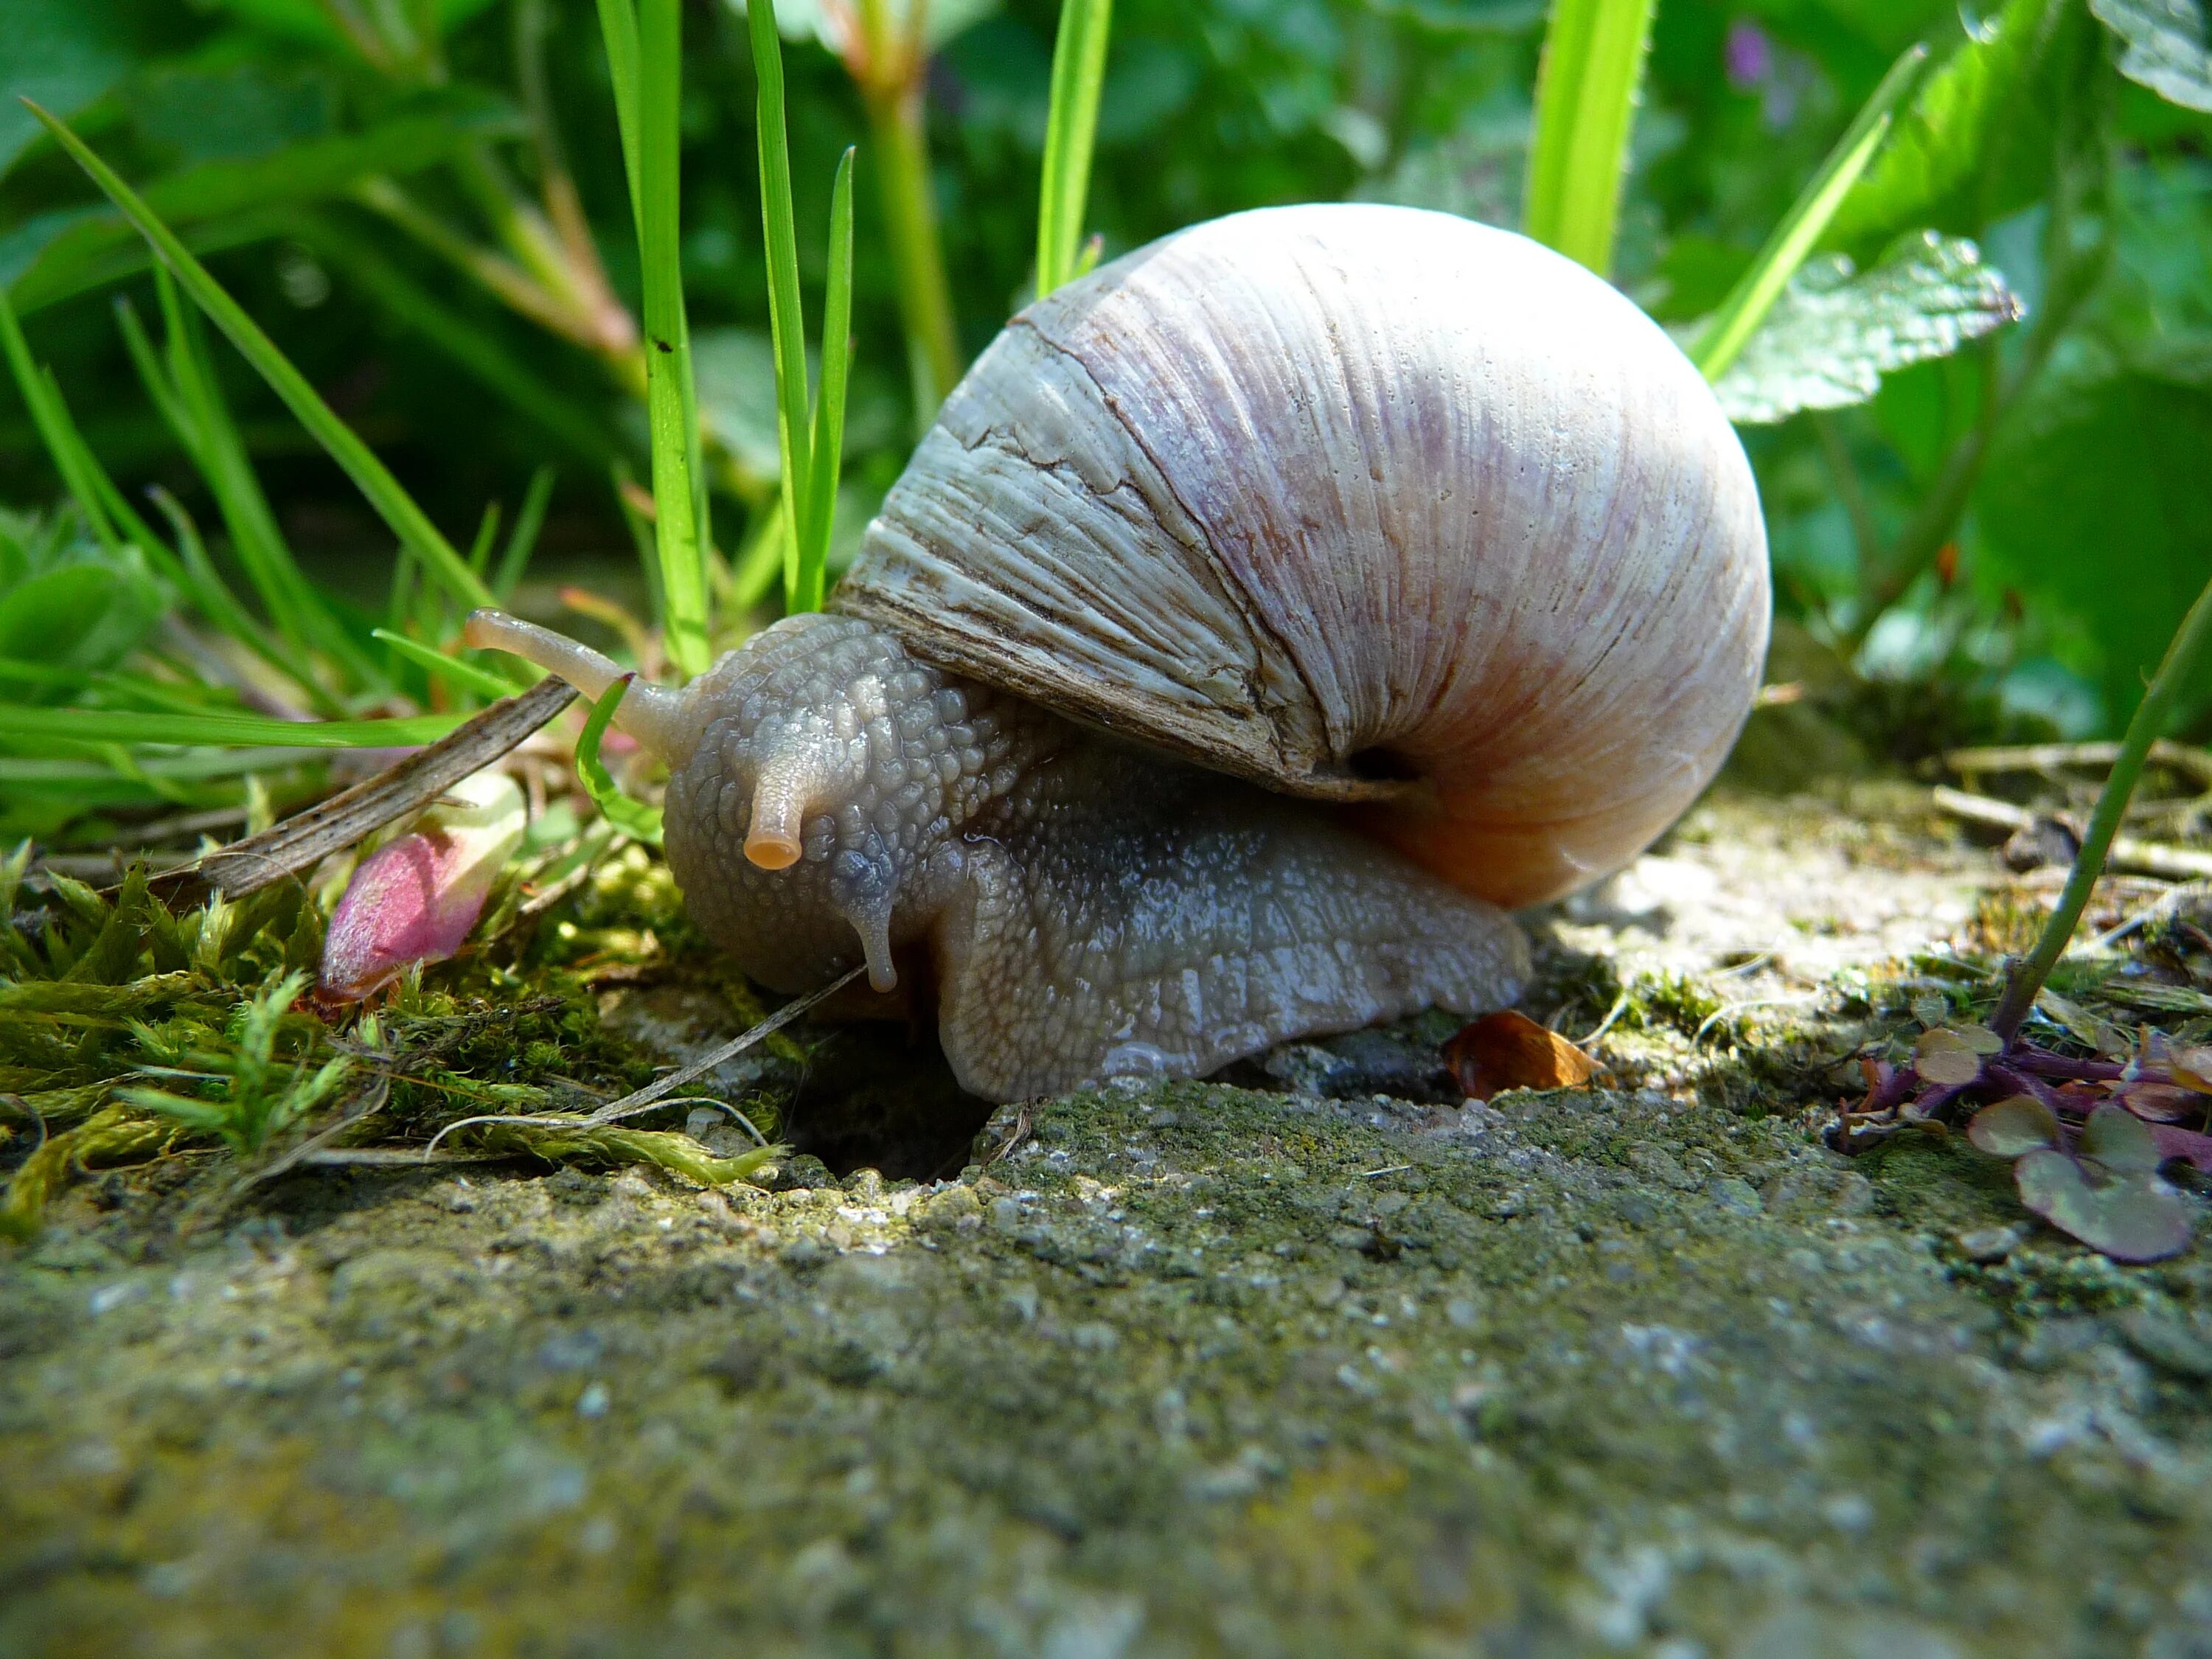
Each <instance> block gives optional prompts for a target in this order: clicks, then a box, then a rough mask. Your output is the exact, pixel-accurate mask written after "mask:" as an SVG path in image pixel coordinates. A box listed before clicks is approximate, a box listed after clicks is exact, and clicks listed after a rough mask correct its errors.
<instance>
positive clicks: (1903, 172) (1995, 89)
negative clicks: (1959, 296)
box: [1826, 0, 2066, 249]
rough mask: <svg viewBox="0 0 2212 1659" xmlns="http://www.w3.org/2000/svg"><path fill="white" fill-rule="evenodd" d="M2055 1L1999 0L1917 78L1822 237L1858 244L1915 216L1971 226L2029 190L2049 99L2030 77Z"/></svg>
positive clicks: (2039, 174) (2057, 12) (2029, 197)
mask: <svg viewBox="0 0 2212 1659" xmlns="http://www.w3.org/2000/svg"><path fill="white" fill-rule="evenodd" d="M2065 4H2066V0H2009V3H2008V4H2007V5H2006V6H2005V7H2004V8H2003V9H2002V10H2001V11H1999V12H1998V13H1997V15H1996V16H1994V17H1991V18H1989V19H1987V20H1985V21H1984V22H1983V23H1982V24H1981V25H1980V27H1978V29H1977V30H1976V32H1975V33H1972V34H1971V35H1969V36H1968V37H1967V39H1966V40H1963V41H1961V42H1960V45H1959V46H1957V48H1956V49H1954V51H1953V52H1952V53H1951V55H1950V57H1949V58H1946V59H1945V60H1944V61H1943V63H1942V64H1940V65H1938V66H1937V67H1936V69H1935V70H1932V71H1931V72H1929V75H1928V76H1926V77H1925V78H1923V81H1922V82H1921V83H1920V88H1919V90H1918V91H1917V93H1916V94H1914V96H1913V100H1912V103H1911V106H1910V107H1909V108H1908V109H1907V110H1906V112H1905V114H1904V115H1903V116H1902V117H1901V118H1899V120H1898V122H1897V123H1896V125H1895V126H1893V128H1892V129H1891V132H1890V137H1889V142H1888V143H1887V144H1886V145H1884V146H1883V148H1882V150H1881V154H1880V155H1877V156H1875V160H1874V163H1873V165H1872V166H1870V167H1868V169H1867V171H1866V173H1865V174H1864V176H1863V177H1862V178H1861V179H1859V181H1858V183H1857V184H1856V185H1853V186H1852V187H1851V192H1850V195H1849V196H1847V197H1844V204H1843V205H1842V206H1841V207H1840V208H1838V210H1837V211H1836V216H1835V218H1834V219H1833V220H1832V222H1830V224H1829V227H1828V234H1827V238H1826V240H1827V243H1828V245H1829V246H1835V247H1848V248H1861V249H1863V248H1864V247H1865V246H1867V245H1868V244H1869V243H1879V242H1881V241H1885V240H1887V239H1888V238H1890V237H1892V236H1894V235H1896V234H1899V232H1900V231H1905V230H1910V229H1912V228H1915V227H1916V226H1920V225H1933V226H1935V227H1936V228H1937V229H1938V230H1957V231H1964V230H1972V229H1974V228H1978V226H1980V225H1982V224H1984V223H1988V222H1993V221H1995V220H1996V219H1999V218H2002V216H2004V215H2005V214H2007V213H2009V212H2011V211H2012V210H2015V208H2020V207H2024V206H2026V205H2027V204H2028V203H2029V202H2031V201H2033V200H2034V199H2035V198H2036V197H2037V195H2038V194H2039V192H2040V191H2041V190H2042V188H2043V178H2044V173H2045V168H2044V167H2042V166H2041V165H2039V164H2035V163H2034V158H2035V157H2036V156H2037V155H2039V154H2040V153H2043V152H2047V150H2048V149H2049V145H2050V137H2051V100H2048V99H2043V98H2039V97H2037V96H2035V95H2034V84H2033V83H2034V82H2035V78H2036V75H2037V71H2038V70H2039V68H2040V67H2041V65H2042V63H2043V59H2044V56H2045V46H2047V44H2048V42H2049V40H2050V38H2051V30H2052V28H2053V27H2054V26H2055V25H2056V24H2057V22H2058V21H2059V20H2060V17H2061V15H2062V14H2063V11H2064V9H2065ZM1985 178H1986V179H1990V181H1991V188H1990V190H1988V191H1984V190H1983V189H1982V188H1981V185H1982V181H1983V180H1984V179H1985Z"/></svg>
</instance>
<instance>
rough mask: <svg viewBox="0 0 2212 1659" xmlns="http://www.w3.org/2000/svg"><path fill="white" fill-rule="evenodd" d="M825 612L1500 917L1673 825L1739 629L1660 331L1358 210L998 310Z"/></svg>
mask: <svg viewBox="0 0 2212 1659" xmlns="http://www.w3.org/2000/svg"><path fill="white" fill-rule="evenodd" d="M834 603H835V605H836V608H838V609H841V610H843V611H848V612H850V613H854V614H856V615H859V616H862V617H867V618H869V619H871V620H872V621H875V622H878V623H883V624H884V625H887V626H890V627H891V628H894V629H896V630H897V631H898V632H899V633H900V634H901V635H902V637H904V638H905V639H906V641H908V645H909V647H911V648H912V649H913V650H914V651H915V653H916V654H918V655H920V656H921V657H923V658H925V659H931V660H934V661H936V662H939V663H940V664H942V665H945V666H946V667H949V668H951V669H954V670H957V671H961V672H964V673H967V674H970V675H973V676H975V677H976V678H981V679H983V680H985V681H987V682H989V683H992V684H997V685H1000V686H1002V687H1005V688H1006V689H1008V690H1014V691H1018V692H1020V693H1022V694H1023V695H1025V696H1030V697H1032V698H1034V699H1036V701H1038V702H1042V703H1044V704H1045V705H1046V706H1048V707H1049V708H1054V709H1057V710H1059V711H1060V712H1062V713H1064V714H1070V715H1073V716H1075V717H1076V718H1079V719H1081V720H1088V721H1090V722H1091V723H1093V724H1095V725H1098V726H1103V727H1106V728H1108V729H1109V730H1113V731H1117V732H1123V733H1126V734H1127V735H1128V736H1130V737H1132V738H1136V739H1139V740H1142V741H1146V742H1149V743H1152V744H1158V745H1161V746H1164V747H1166V748H1168V749H1170V750H1176V751H1178V752H1180V753H1182V754H1184V755H1186V756H1188V757H1192V758H1194V759H1197V760H1198V761H1200V763H1204V764H1206V765H1210V766H1212V767H1214V768H1216V769H1221V770H1225V771H1229V772H1232V773H1237V774H1240V775H1244V776H1248V777H1251V778H1254V779H1255V780H1257V781H1261V782H1262V783H1266V784H1267V785H1269V786H1271V787H1275V788H1278V789H1282V790H1286V791H1289V792H1291V793H1300V794H1307V795H1314V796H1320V797H1324V798H1329V797H1334V798H1337V799H1354V800H1356V799H1362V798H1373V797H1377V796H1388V795H1391V794H1393V793H1396V794H1399V795H1400V796H1401V798H1400V799H1391V800H1389V801H1387V802H1385V803H1383V804H1378V805H1370V806H1367V807H1364V808H1362V809H1361V811H1362V813H1363V816H1364V817H1365V818H1366V820H1367V821H1368V823H1369V826H1370V829H1373V831H1374V832H1375V833H1376V834H1377V835H1379V836H1382V837H1383V838H1384V839H1387V840H1389V841H1391V842H1395V844H1397V845H1399V846H1400V847H1401V848H1404V849H1405V850H1406V851H1407V852H1408V853H1409V854H1412V855H1413V856H1414V857H1415V858H1416V859H1418V860H1420V861H1421V862H1423V863H1425V865H1427V866H1429V867H1430V868H1431V869H1432V870H1434V871H1436V872H1437V873H1439V874H1441V875H1443V876H1444V877H1445V878H1447V879H1449V880H1451V881H1452V882H1454V883H1455V884H1457V885H1459V886H1461V887H1462V888H1463V889H1464V890H1468V891H1470V892H1473V893H1475V894H1478V895H1480V896H1483V897H1486V898H1488V899H1491V900H1492V901H1494V902H1499V903H1504V904H1508V905H1514V904H1523V903H1528V902H1536V901H1538V900H1541V899H1544V898H1548V897H1551V896H1556V895H1558V894H1559V893H1562V892H1565V891H1567V890H1571V889H1572V888H1574V887H1577V886H1579V885H1582V884H1584V883H1586V882H1588V881H1590V880H1593V879H1595V878H1597V877H1599V876H1601V875H1602V874H1604V873H1606V872H1608V871H1610V870H1613V869H1614V868H1617V867H1619V866H1620V865H1621V864H1624V863H1626V861H1627V860H1629V859H1631V858H1632V857H1634V856H1635V854H1637V853H1638V852H1639V851H1640V850H1641V849H1642V848H1644V846H1645V845H1647V844H1648V843H1649V842H1650V841H1651V839H1652V838H1653V837H1654V836H1656V835H1657V834H1658V833H1659V832H1660V831H1661V830H1662V829H1664V828H1665V827H1666V825H1667V824H1668V823H1670V822H1672V820H1673V819H1674V817H1676V816H1677V815H1678V814H1679V813H1680V811H1682V810H1683V809H1684V808H1685V807H1686V806H1687V805H1689V803H1690V801H1691V800H1692V799H1693V798H1694V797H1695V796H1696V794H1697V793H1698V792H1699V790H1700V789H1702V788H1703V787H1704V786H1705V783H1706V782H1707V781H1710V779H1711V776H1712V775H1713V773H1714V772H1715V771H1716V770H1717V769H1718V768H1719V765H1720V763H1721V762H1722V760H1723V758H1724V757H1725V756H1726V754H1727V752H1728V750H1729V747H1730V746H1731V744H1733V743H1734V741H1735V736H1736V733H1737V732H1738V730H1739V729H1740V728H1741V725H1742V722H1743V719H1744V716H1745V714H1747V711H1748V709H1749V708H1750V706H1751V700H1752V696H1753V692H1754V690H1755V689H1756V687H1757V684H1758V678H1759V669H1760V666H1761V663H1762V660H1763V658H1764V655H1765V642H1766V629H1767V619H1768V609H1769V598H1768V587H1767V571H1766V547H1765V531H1764V528H1763V526H1762V523H1761V520H1760V516H1759V500H1758V493H1757V489H1756V486H1755V484H1754V483H1753V478H1752V475H1751V470H1750V467H1749V465H1748V464H1747V461H1746V460H1745V459H1744V454H1743V451H1742V448H1741V445H1740V444H1739V443H1738V442H1737V440H1736V437H1735V432H1734V430H1733V429H1732V428H1730V427H1729V424H1728V422H1727V419H1726V417H1725V416H1723V414H1722V412H1721V410H1720V408H1719V405H1718V404H1717V403H1716V402H1715V401H1714V398H1713V397H1712V394H1711V392H1710V391H1709V390H1708V388H1707V387H1706V386H1705V382H1704V380H1702V379H1701V378H1700V377H1699V374H1698V373H1697V371H1696V370H1695V369H1694V368H1692V366H1691V365H1690V363H1689V362H1687V360H1686V359H1685V358H1684V357H1683V356H1682V355H1681V353H1680V351H1679V350H1678V349H1676V348H1675V347H1674V344H1673V343H1671V342H1670V341H1668V338H1667V337H1666V336H1665V334H1664V333H1663V332H1662V331H1660V329H1659V328H1658V327H1657V326H1656V325H1654V324H1653V323H1652V322H1650V319H1647V318H1646V317H1644V314H1643V313H1641V312H1639V311H1638V309H1637V308H1636V307H1634V306H1633V305H1632V304H1631V303H1630V302H1629V301H1627V300H1626V299H1625V298H1623V297H1622V296H1621V295H1619V294H1618V293H1617V292H1615V291H1614V290H1613V289H1612V288H1611V287H1609V286H1608V285H1607V284H1606V283H1603V282H1601V280H1600V279H1598V278H1597V277H1595V276H1592V275H1590V274H1589V272H1587V271H1585V270H1583V269H1582V268H1581V267H1580V266H1578V265H1576V264H1572V263H1571V262H1570V261H1568V260H1566V259H1565V258H1561V257H1560V256H1559V255H1557V254H1554V253H1553V252H1549V251H1547V250H1546V249H1544V248H1542V247H1541V246H1538V245H1536V244H1534V243H1533V242H1530V241H1528V240H1526V239H1524V238H1522V237H1519V236H1516V235H1512V234H1509V233H1505V232H1502V231H1497V230H1492V229H1489V228H1485V227H1482V226H1480V225H1477V224H1474V223H1473V222H1468V221H1466V220H1462V219H1457V218H1454V217H1451V216H1448V215H1443V214H1435V213H1426V212H1422V211H1419V210H1412V209H1405V208H1391V207H1382V206H1370V205H1323V206H1309V207H1296V208H1277V209H1267V210H1259V211H1256V212H1252V213H1245V214H1239V215H1236V216H1231V217H1230V218H1226V219H1221V220H1216V221H1213V222H1210V223H1207V224H1203V225H1200V226H1196V227H1194V228H1191V229H1189V230H1187V231H1183V232H1181V233H1179V234H1176V235H1173V236H1170V237H1168V238H1165V239H1164V240H1161V241H1159V242H1156V243H1153V244H1152V245H1151V246H1148V247H1146V248H1142V249H1139V251H1137V252H1134V253H1132V254H1130V255H1128V256H1127V257H1126V258H1121V259H1119V260H1116V261H1115V262H1114V263H1113V264H1109V265H1108V266H1106V267H1104V268H1103V269H1102V270H1098V271H1097V272H1095V273H1093V274H1092V275H1091V276H1088V277H1086V278H1085V279H1083V280H1082V281H1080V282H1078V283H1071V284H1069V285H1068V286H1067V287H1066V288H1063V289H1060V290H1059V291H1057V292H1055V293H1054V294H1053V295H1050V296H1048V298H1047V299H1045V300H1044V301H1041V302H1039V303H1038V304H1036V305H1034V306H1031V307H1030V308H1029V309H1027V310H1026V311H1024V312H1023V313H1021V314H1020V315H1019V316H1018V317H1017V318H1016V319H1014V321H1013V322H1012V324H1011V325H1009V326H1008V327H1007V328H1006V331H1004V332H1003V333H1002V334H1001V335H1000V337H999V338H998V340H997V341H996V342H995V343H994V344H993V345H992V347H991V348H990V349H989V350H987V352H986V353H985V354H984V355H983V356H982V357H981V359H980V360H978V362H976V364H975V367H974V368H972V369H971V370H970V371H969V374H968V376H967V378H966V379H965V380H963V381H962V382H961V384H960V386H958V387H957V389H956V390H955V392H953V394H952V396H951V398H950V399H949V400H948V401H947V403H946V404H945V409H944V410H943V412H942V414H941V415H940V416H939V419H938V422H937V424H936V426H935V427H934V428H933V429H932V430H931V432H930V433H929V435H927V437H926V438H925V439H924V441H923V442H922V444H921V447H920V448H919V450H918V451H917V452H916V453H915V458H914V460H913V462H912V463H911V464H910V465H909V466H908V469H907V471H906V472H905V473H904V475H903V476H902V477H901V478H900V480H899V481H898V483H896V485H895V486H894V487H893V489H892V490H891V492H890V495H889V496H888V497H887V498H886V499H885V501H884V507H883V510H882V513H881V514H880V516H879V517H878V519H877V520H876V521H875V522H874V523H873V524H872V525H871V526H870V527H869V530H868V533H867V537H866V541H865V543H864V544H863V547H862V550H861V553H860V558H859V559H858V561H857V562H855V564H854V568H853V570H852V572H851V573H850V574H848V577H847V579H846V580H845V582H844V584H843V585H842V586H841V588H840V589H839V592H838V595H837V597H836V600H835V601H834ZM1378 778H1379V779H1383V780H1391V779H1412V780H1416V781H1418V783H1417V784H1416V786H1415V787H1412V788H1410V789H1409V788H1408V787H1407V785H1406V784H1404V783H1402V782H1400V783H1395V784H1394V783H1392V782H1389V781H1377V780H1378Z"/></svg>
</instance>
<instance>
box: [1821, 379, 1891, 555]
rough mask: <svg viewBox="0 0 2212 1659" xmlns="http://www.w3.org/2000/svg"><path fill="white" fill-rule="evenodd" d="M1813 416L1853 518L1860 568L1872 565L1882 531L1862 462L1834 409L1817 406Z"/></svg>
mask: <svg viewBox="0 0 2212 1659" xmlns="http://www.w3.org/2000/svg"><path fill="white" fill-rule="evenodd" d="M1809 418H1810V419H1811V421H1812V422H1813V431H1814V435H1815V436H1817V437H1818V438H1819V439H1820V453H1821V454H1822V455H1823V456H1824V457H1825V458H1826V460H1827V463H1828V471H1829V472H1830V474H1831V475H1832V477H1834V478H1835V481H1836V494H1837V495H1838V496H1840V497H1841V498H1842V500H1843V503H1844V513H1846V514H1847V515H1848V516H1849V517H1850V521H1851V540H1852V542H1853V543H1854V544H1855V545H1856V548H1857V553H1858V556H1859V568H1860V569H1862V570H1865V569H1869V568H1871V567H1872V566H1873V564H1874V559H1875V552H1876V550H1878V549H1879V548H1880V547H1881V532H1879V531H1878V530H1876V529H1875V521H1874V508H1873V507H1872V506H1870V505H1869V502H1868V501H1867V493H1866V485H1865V484H1864V483H1863V482H1862V481H1861V480H1860V477H1859V469H1858V463H1857V462H1856V461H1854V460H1853V459H1851V447H1850V442H1849V441H1848V440H1846V439H1845V438H1844V431H1843V428H1842V427H1841V426H1839V425H1838V423H1837V422H1836V417H1835V415H1834V412H1833V411H1832V410H1825V409H1816V410H1812V411H1811V412H1810V416H1809Z"/></svg>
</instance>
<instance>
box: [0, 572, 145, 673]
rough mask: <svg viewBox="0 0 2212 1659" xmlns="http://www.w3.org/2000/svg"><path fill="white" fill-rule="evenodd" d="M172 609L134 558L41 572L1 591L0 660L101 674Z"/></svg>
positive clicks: (142, 640) (118, 661) (72, 671)
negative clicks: (101, 671) (2, 658)
mask: <svg viewBox="0 0 2212 1659" xmlns="http://www.w3.org/2000/svg"><path fill="white" fill-rule="evenodd" d="M167 608H168V606H167V599H165V597H164V596H163V594H162V592H161V588H160V587H159V586H156V585H155V582H154V580H153V579H152V578H151V577H149V576H148V575H147V574H145V572H144V570H143V568H142V567H140V565H139V564H138V562H137V560H136V559H135V558H120V557H118V558H114V559H112V560H102V561H100V562H94V561H91V560H87V561H85V562H81V563H77V564H69V565H64V566H63V567H62V568H59V569H58V570H47V571H42V572H40V574H38V575H35V576H33V577H31V578H30V579H29V580H25V581H21V582H17V583H15V585H14V586H11V587H9V589H8V590H7V591H5V592H0V657H7V658H11V659H15V660H16V661H18V662H27V663H37V664H41V665H46V666H47V667H51V668H57V669H61V670H64V671H68V672H70V673H83V674H90V673H97V672H99V671H100V670H102V669H106V668H112V667H114V666H115V665H117V664H118V663H120V662H121V661H123V659H125V658H126V657H128V656H129V655H130V654H131V653H132V652H133V651H136V650H137V648H138V647H139V646H140V645H141V644H143V643H144V641H145V639H146V636H147V635H149V634H151V633H152V632H153V631H154V629H155V625H156V624H157V623H160V621H161V613H162V612H163V611H166V610H167Z"/></svg>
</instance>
